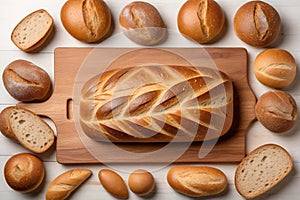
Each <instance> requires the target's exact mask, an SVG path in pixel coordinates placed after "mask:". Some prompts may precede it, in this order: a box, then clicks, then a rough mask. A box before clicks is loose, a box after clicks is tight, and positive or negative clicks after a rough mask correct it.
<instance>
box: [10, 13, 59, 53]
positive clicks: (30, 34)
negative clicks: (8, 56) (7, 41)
mask: <svg viewBox="0 0 300 200" xmlns="http://www.w3.org/2000/svg"><path fill="white" fill-rule="evenodd" d="M53 26H54V22H53V18H52V17H51V15H50V14H49V13H48V12H47V11H46V10H43V9H40V10H37V11H35V12H33V13H31V14H29V15H27V16H26V17H25V18H24V19H22V20H21V21H20V22H19V23H18V25H17V26H16V27H15V28H14V30H13V32H12V34H11V40H12V41H13V43H14V44H15V45H16V46H17V47H18V48H20V49H21V50H23V51H26V52H29V51H33V50H35V49H37V48H39V47H40V46H41V45H42V44H44V43H45V42H46V39H47V38H48V37H49V36H50V35H51V34H50V33H51V32H52V30H53Z"/></svg>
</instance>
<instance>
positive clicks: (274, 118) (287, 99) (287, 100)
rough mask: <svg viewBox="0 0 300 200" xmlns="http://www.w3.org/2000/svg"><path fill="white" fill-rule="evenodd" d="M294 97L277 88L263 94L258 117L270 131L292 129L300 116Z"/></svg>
mask: <svg viewBox="0 0 300 200" xmlns="http://www.w3.org/2000/svg"><path fill="white" fill-rule="evenodd" d="M297 110H298V109H297V104H296V102H295V100H294V98H293V97H292V96H291V95H290V94H288V93H286V92H283V91H279V90H275V91H269V92H266V93H265V94H263V95H262V96H261V97H260V98H259V99H258V101H257V104H256V106H255V113H256V117H257V119H258V120H259V121H260V122H261V123H262V124H263V125H264V126H265V127H266V128H267V129H269V130H270V131H272V132H275V133H282V132H286V131H288V130H290V129H291V128H292V127H293V126H294V125H295V123H296V121H297V118H298V111H297Z"/></svg>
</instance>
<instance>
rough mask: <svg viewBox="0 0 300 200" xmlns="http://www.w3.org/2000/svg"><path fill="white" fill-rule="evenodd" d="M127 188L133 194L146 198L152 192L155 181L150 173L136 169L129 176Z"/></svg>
mask: <svg viewBox="0 0 300 200" xmlns="http://www.w3.org/2000/svg"><path fill="white" fill-rule="evenodd" d="M128 186H129V188H130V190H131V191H132V192H133V193H135V194H137V195H139V196H147V195H149V194H151V193H152V192H153V191H154V188H155V180H154V178H153V176H152V174H151V173H150V172H148V171H146V170H142V169H138V170H135V171H134V172H132V173H131V174H130V175H129V177H128Z"/></svg>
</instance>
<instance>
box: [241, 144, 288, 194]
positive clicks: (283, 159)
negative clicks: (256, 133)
mask: <svg viewBox="0 0 300 200" xmlns="http://www.w3.org/2000/svg"><path fill="white" fill-rule="evenodd" d="M292 168H293V161H292V158H291V156H290V155H289V153H288V152H287V151H286V150H285V149H283V148H282V147H280V146H278V145H276V144H266V145H263V146H260V147H258V148H256V149H255V150H253V151H252V152H250V153H249V154H248V155H247V156H246V157H245V158H244V159H243V160H242V162H241V163H240V164H239V165H238V167H237V169H236V172H235V186H236V189H237V191H238V192H239V193H240V194H241V195H242V196H243V197H245V198H246V199H252V198H255V197H257V196H260V195H262V194H263V193H265V192H267V191H268V190H270V189H271V188H273V187H274V186H275V185H276V184H278V183H279V182H280V181H281V180H283V179H284V178H285V177H286V176H287V175H288V174H289V172H290V171H291V170H292Z"/></svg>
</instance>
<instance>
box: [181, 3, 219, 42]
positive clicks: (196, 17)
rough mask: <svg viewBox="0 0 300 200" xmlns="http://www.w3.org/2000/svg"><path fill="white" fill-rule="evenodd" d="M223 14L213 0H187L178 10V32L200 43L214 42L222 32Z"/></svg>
mask: <svg viewBox="0 0 300 200" xmlns="http://www.w3.org/2000/svg"><path fill="white" fill-rule="evenodd" d="M224 24H225V15H224V13H223V11H222V8H221V7H220V6H219V4H218V3H217V2H215V1H213V0H188V1H186V2H185V3H184V4H183V5H182V7H181V8H180V10H179V13H178V16H177V25H178V29H179V31H180V33H181V34H182V35H183V36H185V37H187V38H189V39H192V40H194V41H196V42H198V43H200V44H205V43H212V42H214V41H215V40H216V39H217V38H218V37H219V36H220V35H221V33H222V30H223V27H224Z"/></svg>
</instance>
